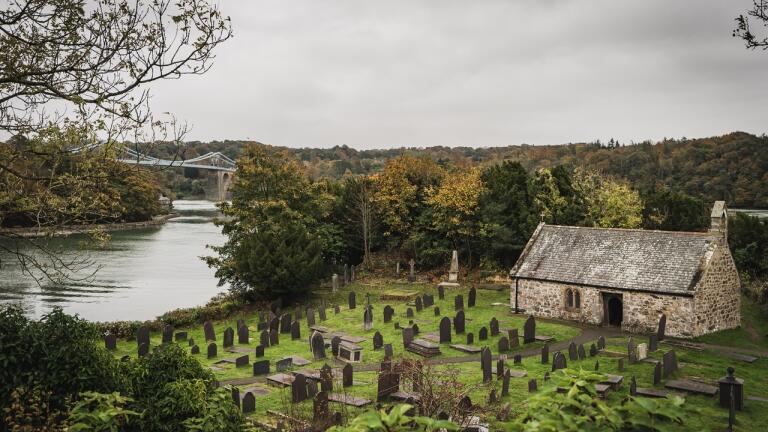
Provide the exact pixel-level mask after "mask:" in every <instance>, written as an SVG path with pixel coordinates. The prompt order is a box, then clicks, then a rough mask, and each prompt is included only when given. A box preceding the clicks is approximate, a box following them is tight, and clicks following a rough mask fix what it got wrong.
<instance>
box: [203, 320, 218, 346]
mask: <svg viewBox="0 0 768 432" xmlns="http://www.w3.org/2000/svg"><path fill="white" fill-rule="evenodd" d="M203 333H205V341H206V342H208V341H215V340H216V332H215V331H214V330H213V323H212V322H210V321H206V322H204V323H203Z"/></svg>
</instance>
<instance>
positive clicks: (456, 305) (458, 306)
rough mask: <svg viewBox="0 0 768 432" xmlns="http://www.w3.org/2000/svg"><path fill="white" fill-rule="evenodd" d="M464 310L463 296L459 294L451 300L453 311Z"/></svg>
mask: <svg viewBox="0 0 768 432" xmlns="http://www.w3.org/2000/svg"><path fill="white" fill-rule="evenodd" d="M462 309H464V296H462V295H461V294H459V295H457V296H456V297H454V298H453V310H454V311H460V310H462Z"/></svg>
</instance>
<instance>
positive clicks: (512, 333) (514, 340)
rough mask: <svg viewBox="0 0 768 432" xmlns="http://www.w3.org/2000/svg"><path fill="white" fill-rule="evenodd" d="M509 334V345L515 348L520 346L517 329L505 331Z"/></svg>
mask: <svg viewBox="0 0 768 432" xmlns="http://www.w3.org/2000/svg"><path fill="white" fill-rule="evenodd" d="M507 333H508V334H509V347H510V348H517V347H519V346H520V336H518V335H517V329H511V330H509V331H508V332H507Z"/></svg>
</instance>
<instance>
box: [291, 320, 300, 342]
mask: <svg viewBox="0 0 768 432" xmlns="http://www.w3.org/2000/svg"><path fill="white" fill-rule="evenodd" d="M299 339H301V323H300V322H298V321H294V322H292V323H291V340H299Z"/></svg>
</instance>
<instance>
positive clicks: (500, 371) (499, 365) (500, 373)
mask: <svg viewBox="0 0 768 432" xmlns="http://www.w3.org/2000/svg"><path fill="white" fill-rule="evenodd" d="M503 377H504V360H502V359H498V360H496V379H502V378H503Z"/></svg>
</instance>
